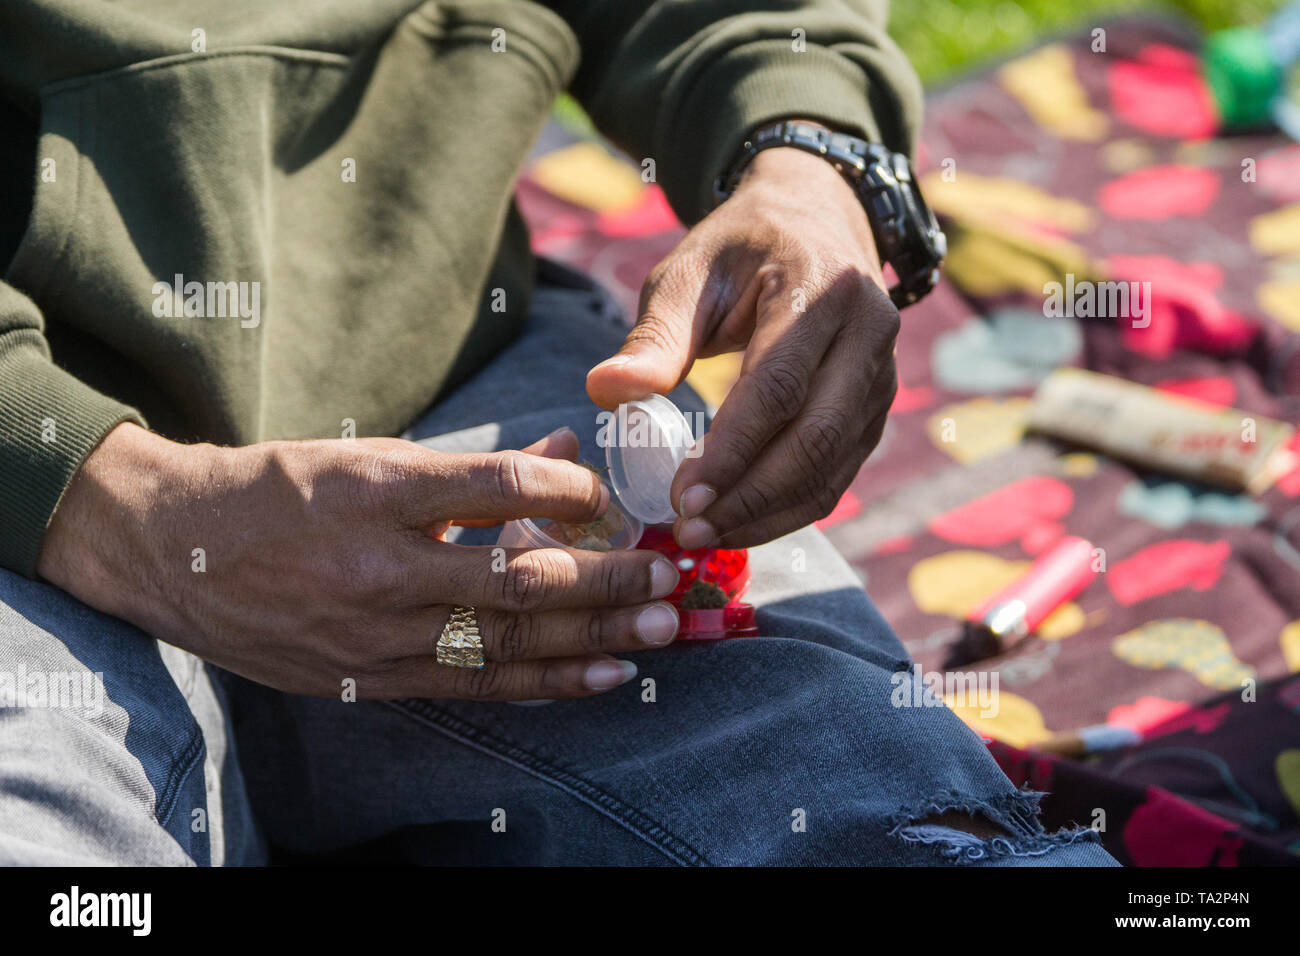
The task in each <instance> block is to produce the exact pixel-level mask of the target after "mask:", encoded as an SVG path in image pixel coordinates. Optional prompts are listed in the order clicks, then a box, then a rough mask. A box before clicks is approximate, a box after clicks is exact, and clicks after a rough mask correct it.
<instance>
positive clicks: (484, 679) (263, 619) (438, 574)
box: [38, 424, 677, 700]
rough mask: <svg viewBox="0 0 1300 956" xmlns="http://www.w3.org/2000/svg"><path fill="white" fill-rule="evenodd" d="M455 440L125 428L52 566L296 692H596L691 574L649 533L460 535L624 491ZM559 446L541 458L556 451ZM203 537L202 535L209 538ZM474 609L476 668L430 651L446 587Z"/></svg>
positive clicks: (114, 605) (648, 639)
mask: <svg viewBox="0 0 1300 956" xmlns="http://www.w3.org/2000/svg"><path fill="white" fill-rule="evenodd" d="M577 450H578V446H577V439H576V438H575V437H574V436H573V434H572V433H571V432H567V431H561V432H557V433H556V434H554V435H551V436H548V438H547V439H544V440H543V441H542V442H539V443H538V444H536V445H534V446H531V447H530V448H529V449H527V451H532V452H534V454H526V453H524V452H517V451H516V452H500V453H497V454H482V455H476V454H443V453H439V452H435V451H431V450H429V449H427V448H424V447H421V446H420V445H416V444H413V443H411V442H405V441H399V440H396V439H363V440H358V441H341V440H333V441H305V442H268V443H265V444H260V445H250V446H248V447H246V448H218V447H216V446H213V445H178V444H175V443H173V442H170V441H167V440H166V439H164V438H160V437H158V436H156V435H153V434H151V433H149V432H147V431H145V430H144V429H142V428H140V427H138V426H136V425H131V424H124V425H119V426H118V427H117V428H115V429H114V430H113V431H112V432H111V433H110V434H109V435H108V436H107V437H106V438H105V439H104V441H103V442H102V443H101V444H100V446H99V447H98V448H97V449H96V450H95V451H94V452H93V453H92V454H91V455H90V457H89V458H87V460H86V462H85V463H84V464H83V465H82V467H81V469H80V470H79V471H78V472H77V475H76V477H75V478H74V479H73V482H72V484H71V485H70V486H69V487H68V490H67V492H66V494H65V495H64V499H63V501H62V502H61V503H60V505H59V508H58V510H57V511H56V512H55V515H54V519H53V521H52V522H51V524H50V527H49V529H48V531H47V532H46V537H45V542H44V546H43V548H42V551H41V557H40V562H39V566H38V570H39V572H40V574H41V575H42V576H43V577H44V578H46V579H47V580H49V581H51V582H52V583H54V584H56V585H58V586H59V587H61V588H63V589H64V590H66V591H68V592H70V593H71V594H73V595H75V596H76V597H78V598H80V599H81V600H83V601H84V602H86V603H87V604H90V605H91V606H93V607H96V608H98V609H99V610H101V611H104V612H106V613H109V614H114V615H117V616H119V617H122V618H125V619H126V620H128V621H131V622H132V623H134V624H136V625H137V626H139V627H140V628H141V629H143V630H144V631H146V632H148V633H149V634H152V635H153V636H155V637H157V638H159V639H160V640H164V641H167V642H168V643H171V644H175V645H176V646H178V647H182V648H184V649H186V650H189V651H191V652H193V653H194V654H197V655H198V656H199V657H202V658H204V659H205V660H209V661H212V662H213V663H215V664H218V665H220V666H222V667H225V668H227V669H229V670H232V671H235V672H236V673H239V674H243V675H244V676H246V677H248V678H251V679H252V680H255V681H258V682H260V683H263V684H267V685H269V686H271V687H276V688H279V689H281V690H286V691H291V692H295V693H302V694H312V695H318V696H335V695H338V694H341V693H342V691H343V689H344V686H345V685H344V681H345V680H348V679H352V680H355V682H356V685H355V686H356V693H357V696H359V697H370V698H392V697H464V698H477V699H483V700H511V699H515V700H518V699H536V698H560V697H585V696H588V695H591V694H594V693H599V692H601V691H605V690H610V689H612V688H613V687H616V686H617V685H619V684H621V683H623V682H625V681H626V680H628V679H629V678H630V677H631V676H632V675H634V674H635V673H636V671H635V668H634V667H633V666H632V665H631V664H630V663H628V662H620V661H617V660H615V659H614V658H612V657H609V656H607V655H608V653H610V652H614V653H617V652H620V651H634V650H645V649H647V648H650V647H657V646H662V645H665V644H667V643H668V642H669V641H671V640H672V638H673V636H674V634H675V633H676V629H677V617H676V613H675V612H674V611H673V609H672V607H671V606H670V605H668V604H664V603H651V602H652V601H653V600H654V599H655V598H661V597H664V596H665V595H667V594H669V593H671V592H672V590H673V588H674V587H675V586H676V583H677V571H676V569H675V568H674V567H673V566H672V564H671V563H670V562H669V561H667V560H666V559H664V558H663V557H662V556H659V555H656V554H655V553H654V552H651V551H619V552H608V553H596V552H588V551H570V550H562V549H558V548H557V549H538V550H532V551H519V550H509V551H505V550H503V549H495V548H490V547H480V548H472V547H462V546H459V545H454V544H449V543H448V542H446V541H445V540H442V536H443V534H444V533H445V532H446V530H447V528H448V527H449V526H450V524H451V523H453V522H454V521H460V520H462V519H463V520H465V521H466V522H473V523H484V522H491V521H500V520H504V519H509V518H518V517H547V518H552V519H555V520H560V521H589V520H592V519H593V518H595V517H596V516H597V515H598V514H600V513H601V512H602V511H603V509H604V508H605V507H606V505H607V504H608V492H607V491H606V490H605V489H604V486H603V485H601V483H600V482H599V480H598V479H597V478H596V476H595V475H593V474H592V473H591V472H590V471H588V470H587V469H585V468H582V467H580V466H578V465H575V464H573V463H572V462H571V461H566V460H563V459H566V458H572V457H574V456H575V455H576V454H577ZM541 456H547V457H541ZM198 549H202V551H199V550H198ZM456 604H469V605H474V606H475V607H476V608H477V609H478V616H479V622H480V630H481V633H482V639H483V645H484V650H485V656H486V658H487V660H488V664H487V666H486V667H484V668H483V669H481V670H467V669H458V668H453V667H447V666H444V665H440V664H438V663H436V661H435V658H434V643H435V641H436V640H437V638H438V635H439V633H440V632H441V630H442V626H443V624H444V623H445V622H446V620H447V618H448V616H449V614H450V610H451V606H452V605H456Z"/></svg>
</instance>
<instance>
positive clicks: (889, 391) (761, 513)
mask: <svg viewBox="0 0 1300 956" xmlns="http://www.w3.org/2000/svg"><path fill="white" fill-rule="evenodd" d="M640 312H641V314H640V318H639V320H638V322H637V324H636V326H635V327H634V328H633V329H632V331H631V333H630V334H629V335H628V337H627V341H626V342H625V343H624V345H623V348H622V349H621V350H620V351H619V352H618V354H616V355H615V356H614V357H612V358H610V359H608V360H606V361H605V362H602V363H601V364H600V365H597V366H596V367H595V368H594V369H592V370H591V372H590V373H589V374H588V376H587V391H588V392H589V393H590V395H591V397H592V399H593V400H594V401H595V402H596V403H597V404H599V405H601V406H603V407H605V408H613V407H615V406H616V405H618V404H619V403H620V402H624V401H628V400H631V399H635V398H640V397H642V396H644V395H646V394H647V393H650V392H660V393H666V392H668V391H669V390H670V389H672V388H674V387H675V386H677V385H678V384H679V383H680V382H681V381H682V380H683V379H684V378H685V377H686V373H687V372H688V371H689V370H690V367H691V363H692V362H693V361H694V360H695V359H696V358H703V357H706V356H710V355H717V354H719V353H722V352H731V351H739V350H744V352H745V357H744V362H743V364H742V366H741V374H740V377H739V379H738V380H737V382H736V384H735V386H734V387H733V388H732V390H731V393H730V394H729V395H728V396H727V398H726V400H725V401H724V403H723V405H722V407H721V408H720V409H719V410H718V414H717V416H716V417H715V419H714V421H713V425H712V427H711V428H710V430H709V434H708V437H707V440H706V441H705V442H704V444H703V446H702V448H701V451H702V455H701V456H699V457H693V458H688V459H686V461H684V462H683V463H682V465H681V468H680V469H679V470H678V472H677V476H676V478H675V480H674V481H673V487H672V501H673V503H674V505H675V506H676V508H677V511H678V513H679V514H680V516H681V517H679V518H678V519H677V522H676V527H675V533H676V536H677V541H678V543H679V544H681V546H682V547H685V548H702V547H709V546H713V545H718V544H722V545H725V546H727V547H734V548H740V547H749V546H751V545H756V544H760V543H762V542H764V541H769V540H771V539H773V538H776V537H778V536H780V535H782V534H785V533H786V532H789V531H793V530H795V529H796V528H800V527H803V526H804V525H806V524H808V523H809V522H811V521H814V520H816V519H818V518H822V517H825V516H826V515H827V514H828V513H829V512H830V510H831V509H832V508H833V507H834V506H835V503H836V501H838V500H839V497H840V495H841V494H843V492H844V490H845V489H846V488H847V487H848V486H849V483H850V482H851V481H852V480H853V477H854V475H856V474H857V471H858V468H859V467H860V466H861V465H862V462H863V461H864V460H865V459H866V457H867V455H869V454H870V453H871V451H872V449H874V448H875V447H876V444H877V443H878V442H879V441H880V435H881V432H882V431H883V429H884V426H885V415H886V413H887V412H888V411H889V406H890V404H891V403H892V402H893V398H894V392H895V391H896V388H897V379H896V377H895V372H894V354H893V352H894V339H895V337H896V335H897V333H898V312H897V310H896V309H895V308H894V306H893V304H892V303H891V302H890V300H889V296H888V294H887V292H886V291H885V288H884V278H883V276H882V274H881V270H880V263H879V261H878V260H877V258H876V250H875V243H874V242H873V240H872V236H871V226H870V224H869V223H868V221H867V217H866V213H865V212H864V211H863V209H862V206H861V204H860V203H859V202H858V199H857V197H856V195H855V194H854V192H853V190H852V188H851V187H850V186H849V185H848V183H846V182H845V181H844V180H843V179H842V178H841V177H840V175H839V174H838V173H837V172H836V171H835V169H834V168H833V167H832V166H831V164H830V163H828V162H826V161H825V160H823V159H821V158H819V157H817V156H813V155H810V154H807V153H803V152H800V151H797V150H793V149H784V148H777V149H770V150H766V151H764V152H762V153H760V154H758V156H756V157H755V158H754V160H753V161H752V162H751V163H750V164H749V166H748V167H747V169H746V170H745V174H744V178H743V179H742V180H741V182H740V184H739V185H738V186H737V188H736V190H735V192H734V193H733V194H732V196H731V198H729V199H728V200H727V201H726V202H724V203H722V205H720V206H719V207H718V208H717V209H715V210H714V211H713V212H712V213H711V214H710V215H709V216H707V217H706V218H705V219H704V220H702V221H701V222H700V223H699V224H698V225H696V226H695V228H694V229H692V230H691V231H690V232H689V233H688V234H687V235H686V237H685V238H684V239H683V240H682V241H681V243H680V244H679V245H678V246H677V248H676V249H674V250H673V252H672V253H671V254H670V255H669V256H668V257H667V258H666V259H664V260H663V261H662V262H661V263H659V265H658V266H656V267H655V269H654V271H653V272H652V273H651V274H650V277H649V279H647V280H646V284H645V287H644V289H643V290H642V293H641V308H640Z"/></svg>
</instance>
